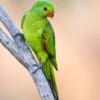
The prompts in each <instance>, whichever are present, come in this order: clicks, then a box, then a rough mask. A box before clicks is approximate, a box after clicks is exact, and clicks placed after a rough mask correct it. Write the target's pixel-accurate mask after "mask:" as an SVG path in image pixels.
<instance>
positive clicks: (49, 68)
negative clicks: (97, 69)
mask: <svg viewBox="0 0 100 100" xmlns="http://www.w3.org/2000/svg"><path fill="white" fill-rule="evenodd" d="M43 72H44V75H45V76H46V79H47V80H48V83H49V85H50V88H51V90H52V93H53V96H54V98H55V100H59V97H58V90H57V85H56V80H55V75H54V70H53V65H52V63H51V61H50V60H48V61H47V62H46V64H44V65H43Z"/></svg>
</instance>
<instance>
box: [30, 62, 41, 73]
mask: <svg viewBox="0 0 100 100" xmlns="http://www.w3.org/2000/svg"><path fill="white" fill-rule="evenodd" d="M33 66H35V67H37V69H36V70H35V71H34V72H32V74H35V73H36V72H37V71H38V70H40V69H41V68H42V63H41V62H40V63H39V64H34V65H33Z"/></svg>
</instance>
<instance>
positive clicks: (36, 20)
mask: <svg viewBox="0 0 100 100" xmlns="http://www.w3.org/2000/svg"><path fill="white" fill-rule="evenodd" d="M54 10H55V7H54V5H53V3H52V2H51V1H49V0H38V1H37V2H35V3H34V4H33V6H32V8H31V9H30V10H29V11H27V12H26V13H25V15H24V16H23V18H22V22H21V28H22V30H23V33H24V38H25V40H26V42H27V43H28V45H29V46H30V48H31V49H32V50H33V51H34V53H35V55H36V57H37V59H38V61H39V62H42V70H43V73H44V75H45V77H46V79H47V81H48V83H49V85H50V88H51V90H52V93H53V95H54V97H55V100H58V91H57V85H56V80H55V76H54V71H53V67H55V69H56V70H58V68H57V62H56V50H55V34H54V30H53V28H52V25H51V24H50V22H49V20H48V19H47V17H51V18H52V17H53V16H54Z"/></svg>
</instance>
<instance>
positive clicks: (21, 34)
mask: <svg viewBox="0 0 100 100" xmlns="http://www.w3.org/2000/svg"><path fill="white" fill-rule="evenodd" d="M17 36H20V37H21V40H22V41H25V37H24V35H23V33H17V34H16V35H15V36H14V38H16V37H17Z"/></svg>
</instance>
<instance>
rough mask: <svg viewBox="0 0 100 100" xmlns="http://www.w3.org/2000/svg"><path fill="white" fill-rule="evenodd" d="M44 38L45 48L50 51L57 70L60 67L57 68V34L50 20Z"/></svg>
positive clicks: (49, 53)
mask: <svg viewBox="0 0 100 100" xmlns="http://www.w3.org/2000/svg"><path fill="white" fill-rule="evenodd" d="M42 39H43V47H44V50H45V51H46V52H47V53H48V55H49V57H50V59H51V62H52V64H53V66H54V67H55V68H56V70H57V69H58V68H57V62H56V51H55V34H54V31H53V28H52V26H51V24H50V22H49V21H48V23H47V25H46V27H45V29H44V31H43V37H42Z"/></svg>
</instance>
